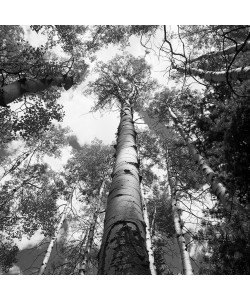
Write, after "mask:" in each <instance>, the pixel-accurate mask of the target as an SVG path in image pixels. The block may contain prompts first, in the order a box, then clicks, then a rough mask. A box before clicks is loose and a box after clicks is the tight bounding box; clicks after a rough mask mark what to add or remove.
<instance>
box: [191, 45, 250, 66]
mask: <svg viewBox="0 0 250 300" xmlns="http://www.w3.org/2000/svg"><path fill="white" fill-rule="evenodd" d="M244 44H245V45H244ZM241 48H242V49H241ZM239 50H240V52H247V51H250V42H248V43H241V44H238V45H233V46H231V47H228V48H226V49H224V50H221V51H216V52H215V51H212V52H209V53H206V54H203V55H200V56H198V57H196V58H193V59H190V60H189V63H190V64H191V63H194V62H196V61H199V60H202V59H210V58H213V57H218V56H225V55H230V54H233V53H235V52H237V51H239Z"/></svg>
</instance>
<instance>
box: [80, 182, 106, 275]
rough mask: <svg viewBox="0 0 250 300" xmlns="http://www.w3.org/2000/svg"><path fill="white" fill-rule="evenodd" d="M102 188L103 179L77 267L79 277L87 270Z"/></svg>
mask: <svg viewBox="0 0 250 300" xmlns="http://www.w3.org/2000/svg"><path fill="white" fill-rule="evenodd" d="M104 187H105V179H104V180H103V182H102V185H101V187H100V191H99V196H98V199H97V205H96V208H95V212H94V214H93V217H92V220H91V223H90V227H89V231H88V237H87V242H86V245H85V246H84V252H83V259H82V262H81V265H80V267H79V275H86V268H87V264H88V259H89V257H88V255H89V252H90V250H91V247H92V244H93V240H94V232H95V226H96V222H97V218H98V216H99V213H100V208H101V200H102V197H103V192H104Z"/></svg>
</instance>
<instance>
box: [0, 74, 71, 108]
mask: <svg viewBox="0 0 250 300" xmlns="http://www.w3.org/2000/svg"><path fill="white" fill-rule="evenodd" d="M72 85H73V77H69V76H66V75H62V76H57V77H49V76H48V77H45V78H42V79H28V78H22V79H20V80H17V81H14V82H12V83H10V84H8V85H5V86H3V87H1V88H0V106H3V107H7V104H9V103H11V102H13V101H14V100H16V99H17V98H19V97H21V96H23V95H24V94H30V93H38V92H41V91H43V90H45V89H48V88H49V87H51V86H58V87H61V86H63V87H64V89H65V90H68V89H70V88H71V87H72Z"/></svg>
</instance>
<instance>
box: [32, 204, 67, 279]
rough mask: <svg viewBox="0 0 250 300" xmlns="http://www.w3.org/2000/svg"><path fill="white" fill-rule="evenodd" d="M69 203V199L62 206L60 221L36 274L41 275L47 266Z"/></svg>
mask: <svg viewBox="0 0 250 300" xmlns="http://www.w3.org/2000/svg"><path fill="white" fill-rule="evenodd" d="M69 204H70V201H68V202H67V204H66V205H65V207H64V210H63V213H62V216H61V219H60V222H59V223H58V225H57V228H56V231H55V233H54V236H53V237H52V238H51V240H50V243H49V247H48V249H47V251H46V254H45V256H44V259H43V262H42V265H41V267H40V270H39V273H38V275H43V273H44V271H45V269H46V267H47V264H48V261H49V258H50V255H51V252H52V249H53V247H54V245H55V242H56V240H57V237H58V234H59V231H60V229H61V227H62V224H63V222H64V220H65V218H66V216H67V212H68V208H69Z"/></svg>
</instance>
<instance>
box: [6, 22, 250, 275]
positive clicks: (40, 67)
mask: <svg viewBox="0 0 250 300" xmlns="http://www.w3.org/2000/svg"><path fill="white" fill-rule="evenodd" d="M249 53H250V26H249V25H178V26H166V25H31V26H18V25H0V83H1V87H0V125H1V131H0V274H1V275H14V274H17V275H248V274H250V88H249V83H250V55H249ZM91 118H92V119H91ZM97 119H98V120H101V119H102V120H104V121H103V122H102V123H100V122H99V121H98V120H97ZM88 120H90V121H89V122H88ZM98 124H99V125H98ZM97 132H99V133H98V134H97Z"/></svg>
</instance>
